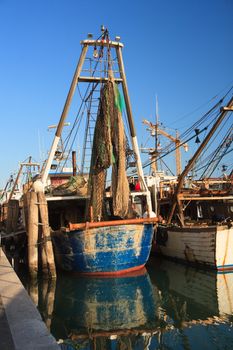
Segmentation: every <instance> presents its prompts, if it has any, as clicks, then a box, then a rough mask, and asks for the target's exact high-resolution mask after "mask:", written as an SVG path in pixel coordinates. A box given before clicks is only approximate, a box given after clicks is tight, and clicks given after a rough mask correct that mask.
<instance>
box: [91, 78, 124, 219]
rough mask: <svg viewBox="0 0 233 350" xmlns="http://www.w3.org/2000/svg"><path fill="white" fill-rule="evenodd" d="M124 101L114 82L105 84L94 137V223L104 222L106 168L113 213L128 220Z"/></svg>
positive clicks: (92, 175)
mask: <svg viewBox="0 0 233 350" xmlns="http://www.w3.org/2000/svg"><path fill="white" fill-rule="evenodd" d="M121 109H122V101H121V100H120V93H119V91H118V87H117V86H116V85H115V83H113V82H112V81H110V80H109V81H108V82H107V83H105V84H104V85H103V87H102V89H101V92H100V102H99V108H98V115H97V120H96V126H95V131H94V138H93V149H92V159H91V168H90V174H89V193H90V201H89V204H88V217H89V218H90V208H92V218H93V220H94V221H97V220H101V218H102V215H103V202H104V192H105V181H106V174H107V169H108V168H109V167H110V166H112V184H111V188H112V195H113V214H114V215H115V216H120V217H125V216H126V215H127V212H128V200H129V185H128V180H127V176H126V170H125V169H126V156H125V149H126V140H125V133H124V126H123V121H122V116H121Z"/></svg>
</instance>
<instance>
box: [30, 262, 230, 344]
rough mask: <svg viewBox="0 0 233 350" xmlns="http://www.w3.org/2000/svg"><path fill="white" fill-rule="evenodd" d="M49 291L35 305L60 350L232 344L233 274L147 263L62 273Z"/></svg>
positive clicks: (41, 293)
mask: <svg viewBox="0 0 233 350" xmlns="http://www.w3.org/2000/svg"><path fill="white" fill-rule="evenodd" d="M45 286H46V285H45ZM45 286H44V288H45ZM46 288H47V291H46V290H45V289H46ZM46 288H45V289H44V291H43V290H41V287H40V288H39V290H40V293H39V301H38V302H37V304H38V307H39V310H40V312H41V314H42V316H43V318H44V320H45V322H46V324H47V325H48V327H49V328H50V331H51V333H52V334H53V335H54V336H55V338H56V339H57V341H58V342H59V343H60V346H61V349H62V350H73V349H125V350H126V349H127V350H128V349H135V350H141V349H150V350H152V349H211V350H212V349H222V348H224V349H233V327H232V322H233V274H232V273H228V274H217V273H216V272H214V271H205V270H200V269H194V268H192V267H185V266H183V265H180V264H176V263H173V262H169V261H162V262H160V261H158V260H155V261H154V260H153V261H152V260H150V263H149V265H148V272H147V271H146V270H145V269H144V270H142V271H141V272H140V274H137V275H135V274H134V275H128V276H124V277H123V276H122V277H114V278H113V277H107V278H103V277H98V278H97V277H95V278H93V277H91V278H90V277H89V276H88V277H77V276H74V275H62V276H59V277H58V280H57V284H56V291H55V288H51V287H49V288H48V286H47V287H46ZM53 291H54V296H55V298H54V300H53V298H52V293H53ZM29 292H30V293H32V296H33V295H34V300H36V299H35V288H34V289H33V288H31V289H30V290H29ZM41 298H42V299H41ZM40 299H41V300H42V301H40Z"/></svg>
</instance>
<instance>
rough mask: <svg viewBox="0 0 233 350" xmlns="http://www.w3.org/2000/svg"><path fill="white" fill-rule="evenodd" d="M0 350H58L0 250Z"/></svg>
mask: <svg viewBox="0 0 233 350" xmlns="http://www.w3.org/2000/svg"><path fill="white" fill-rule="evenodd" d="M0 348H1V349H4V350H32V349H33V350H41V349H43V350H47V349H48V350H59V349H60V347H59V346H58V344H57V342H56V340H55V338H54V337H53V336H52V335H51V334H50V333H49V331H48V329H47V327H46V325H45V324H44V322H43V321H42V318H41V316H40V314H39V312H38V310H37V308H36V306H35V305H34V304H33V302H32V300H31V299H30V297H29V295H28V294H27V292H26V290H25V289H24V287H23V285H22V283H21V281H20V280H19V278H18V276H17V275H16V273H15V271H14V269H13V268H12V266H11V265H10V263H9V262H8V260H7V258H6V256H5V254H4V252H3V251H2V249H1V248H0Z"/></svg>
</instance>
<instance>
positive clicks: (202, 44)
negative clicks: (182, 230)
mask: <svg viewBox="0 0 233 350" xmlns="http://www.w3.org/2000/svg"><path fill="white" fill-rule="evenodd" d="M232 14H233V1H232V0H195V1H191V0H144V1H139V0H134V1H133V0H132V1H129V0H128V1H127V0H124V1H122V0H117V1H110V0H102V1H94V0H88V1H84V0H82V1H79V0H38V1H36V0H20V1H19V0H0V33H1V35H0V47H1V51H0V101H1V102H0V118H1V137H0V149H1V152H0V187H2V186H4V184H5V181H6V180H7V178H8V177H9V175H10V173H11V172H13V171H14V170H17V167H18V163H19V162H20V161H23V160H24V159H25V158H27V157H28V156H29V155H31V156H32V157H33V158H34V159H36V160H38V159H39V140H38V139H39V137H38V135H40V138H41V139H42V140H45V141H43V142H42V143H44V142H45V145H43V147H45V148H46V147H48V146H49V143H48V144H46V142H47V141H46V140H47V135H48V132H47V126H48V125H50V124H54V123H57V121H58V119H59V117H60V114H61V111H62V108H63V105H64V101H65V98H66V94H67V91H68V89H69V84H70V82H71V79H72V75H73V72H74V69H75V66H76V63H77V59H78V57H79V54H80V40H82V39H85V38H86V36H87V33H88V32H92V33H93V34H94V36H95V37H96V36H98V35H99V28H100V25H101V24H105V26H106V27H107V28H108V29H109V31H110V34H112V37H113V38H114V37H115V35H120V36H121V40H122V42H123V43H124V45H125V48H124V51H123V54H124V63H125V68H126V75H127V81H128V87H129V93H130V98H131V103H132V108H133V113H134V118H135V124H136V128H137V130H138V138H139V142H141V141H143V140H144V139H145V138H146V137H145V135H143V133H144V132H145V127H144V126H143V125H142V119H143V118H147V119H152V118H154V113H155V95H156V94H157V95H158V98H159V114H160V118H161V120H162V121H163V122H164V124H166V125H168V126H171V127H176V128H178V129H179V128H180V129H182V128H184V127H186V126H189V125H190V123H191V122H192V118H193V117H192V115H191V116H187V117H185V118H182V117H183V116H184V115H186V114H188V113H189V112H191V111H193V110H194V109H195V108H196V107H198V106H200V105H202V104H204V103H206V102H207V101H209V100H210V99H211V98H212V97H213V96H215V95H216V94H217V93H219V92H220V91H221V90H222V89H224V88H226V87H227V86H230V85H231V84H232V82H233V45H232V40H233V20H232ZM177 120H178V121H179V123H178V122H177ZM48 139H49V137H48Z"/></svg>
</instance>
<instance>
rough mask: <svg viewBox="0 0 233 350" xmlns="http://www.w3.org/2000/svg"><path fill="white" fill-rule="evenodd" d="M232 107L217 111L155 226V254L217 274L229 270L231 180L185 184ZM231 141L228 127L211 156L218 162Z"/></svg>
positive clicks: (232, 235)
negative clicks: (202, 267)
mask: <svg viewBox="0 0 233 350" xmlns="http://www.w3.org/2000/svg"><path fill="white" fill-rule="evenodd" d="M221 102H222V101H221ZM232 106H233V98H230V99H229V101H228V103H227V105H226V106H224V107H221V108H220V110H219V111H218V114H217V117H216V119H215V122H214V123H213V124H212V127H211V129H210V131H209V133H208V134H207V136H206V137H205V138H204V140H203V142H202V143H201V144H200V146H199V148H198V149H197V151H196V152H195V153H194V155H193V157H192V158H191V159H190V160H189V162H188V164H187V166H186V167H185V169H184V170H183V172H182V173H181V174H180V176H179V177H178V179H177V184H176V185H175V189H174V194H173V195H171V196H170V205H169V210H168V213H167V217H166V223H164V224H163V225H159V226H158V228H157V234H156V250H157V252H158V253H159V254H162V255H164V256H166V257H169V258H172V259H177V260H180V261H183V262H186V263H189V264H193V265H196V264H198V265H203V266H205V267H209V268H214V269H216V270H218V271H219V272H222V271H229V270H233V250H232V246H233V226H232V220H233V215H232V214H233V196H232V180H231V177H228V179H225V180H224V179H221V180H220V179H218V180H216V179H215V180H214V179H211V178H209V179H202V180H201V181H199V182H198V181H192V182H191V184H189V186H187V183H188V181H186V180H187V177H188V174H189V172H190V170H191V169H192V167H193V166H194V165H195V163H196V162H197V160H198V158H199V157H200V155H201V154H203V152H204V150H205V149H206V147H207V145H208V144H209V141H210V140H211V139H212V138H213V136H214V135H215V133H216V131H217V130H218V129H219V127H220V125H222V123H223V122H226V119H227V117H229V113H231V112H232V111H233V107H232ZM229 118H230V117H229ZM228 120H229V122H230V119H228ZM232 141H233V137H232V124H231V127H230V129H229V131H228V132H227V134H226V138H225V139H224V140H222V143H221V147H219V148H217V151H216V152H215V155H217V157H216V159H217V160H218V162H219V159H221V157H220V155H223V154H225V153H227V152H226V151H229V146H230V145H231V143H232ZM219 154H220V155H219ZM209 164H210V165H211V166H212V168H213V165H215V166H214V168H215V167H216V163H214V161H213V164H211V163H209ZM185 182H186V184H185ZM207 183H208V188H207V186H206V185H207ZM220 184H221V188H220V187H219V185H220ZM216 185H218V188H216ZM211 186H212V188H211Z"/></svg>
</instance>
